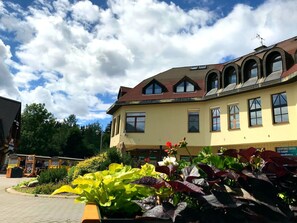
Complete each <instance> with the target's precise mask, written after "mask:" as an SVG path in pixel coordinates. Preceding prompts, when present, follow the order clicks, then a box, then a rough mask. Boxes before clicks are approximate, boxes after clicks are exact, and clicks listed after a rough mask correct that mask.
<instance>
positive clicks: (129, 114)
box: [127, 112, 145, 117]
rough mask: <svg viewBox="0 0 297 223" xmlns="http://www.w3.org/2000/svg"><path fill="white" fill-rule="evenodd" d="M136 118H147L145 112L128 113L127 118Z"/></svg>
mask: <svg viewBox="0 0 297 223" xmlns="http://www.w3.org/2000/svg"><path fill="white" fill-rule="evenodd" d="M135 116H145V113H144V112H129V113H127V117H135Z"/></svg>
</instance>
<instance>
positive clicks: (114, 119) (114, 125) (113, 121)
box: [111, 118, 116, 136]
mask: <svg viewBox="0 0 297 223" xmlns="http://www.w3.org/2000/svg"><path fill="white" fill-rule="evenodd" d="M115 129H116V118H113V119H112V129H111V136H114V135H115Z"/></svg>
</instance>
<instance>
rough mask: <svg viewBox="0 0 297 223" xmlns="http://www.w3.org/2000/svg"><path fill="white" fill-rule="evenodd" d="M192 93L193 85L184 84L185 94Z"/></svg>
mask: <svg viewBox="0 0 297 223" xmlns="http://www.w3.org/2000/svg"><path fill="white" fill-rule="evenodd" d="M192 91H194V85H193V84H191V83H189V82H187V83H186V92H192Z"/></svg>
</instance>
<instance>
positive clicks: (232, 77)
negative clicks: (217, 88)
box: [224, 67, 237, 87]
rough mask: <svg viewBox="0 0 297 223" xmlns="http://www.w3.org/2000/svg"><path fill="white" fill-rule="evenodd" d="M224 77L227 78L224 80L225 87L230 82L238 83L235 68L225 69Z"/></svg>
mask: <svg viewBox="0 0 297 223" xmlns="http://www.w3.org/2000/svg"><path fill="white" fill-rule="evenodd" d="M224 78H225V80H224V85H225V87H227V86H228V85H229V84H236V81H237V77H236V71H235V68H234V67H229V69H227V70H226V71H225V74H224Z"/></svg>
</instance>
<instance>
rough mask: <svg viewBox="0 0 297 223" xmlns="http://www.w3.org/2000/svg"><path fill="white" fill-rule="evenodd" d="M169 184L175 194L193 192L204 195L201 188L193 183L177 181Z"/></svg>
mask: <svg viewBox="0 0 297 223" xmlns="http://www.w3.org/2000/svg"><path fill="white" fill-rule="evenodd" d="M168 183H169V184H170V185H171V187H172V189H173V190H174V191H175V192H193V193H199V194H204V192H203V191H202V188H201V187H199V186H197V185H195V184H193V183H190V182H188V181H179V180H175V181H169V182H168Z"/></svg>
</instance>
